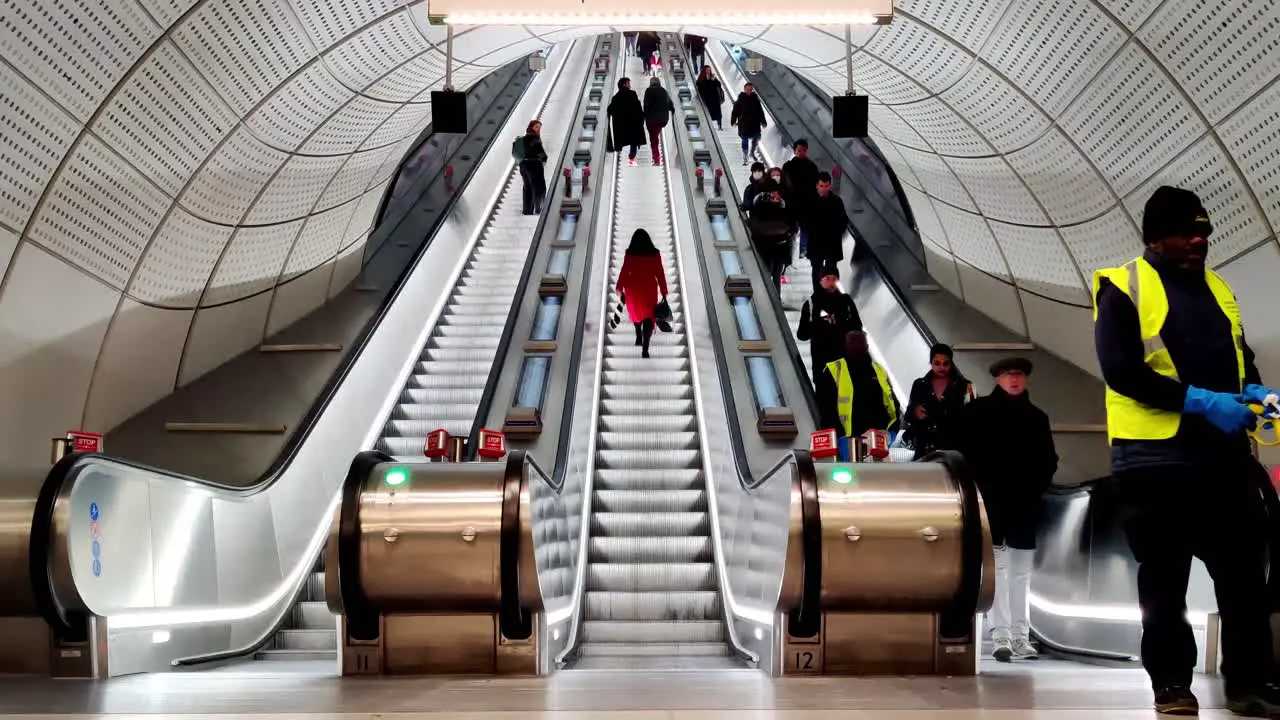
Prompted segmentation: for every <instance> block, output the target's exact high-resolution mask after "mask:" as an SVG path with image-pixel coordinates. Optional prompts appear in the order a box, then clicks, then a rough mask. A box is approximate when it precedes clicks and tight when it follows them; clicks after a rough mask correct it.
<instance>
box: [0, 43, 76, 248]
mask: <svg viewBox="0 0 1280 720" xmlns="http://www.w3.org/2000/svg"><path fill="white" fill-rule="evenodd" d="M0 87H3V88H4V92H3V93H0V158H3V159H2V160H0V224H3V225H8V226H9V227H11V228H13V229H14V230H17V231H21V230H22V228H23V227H24V226H25V225H26V224H27V220H28V219H29V218H30V217H31V213H32V212H33V211H34V210H35V205H36V201H38V200H39V199H40V194H41V193H43V192H44V189H45V186H46V185H48V183H49V180H50V179H51V178H52V177H53V173H54V171H55V170H57V169H58V163H59V162H61V161H62V158H63V156H64V155H66V154H67V151H68V150H70V148H71V143H72V142H74V141H75V137H76V133H77V132H78V131H79V130H80V123H79V122H77V121H76V120H75V118H73V117H71V116H70V115H68V114H67V113H65V112H63V111H62V110H61V109H60V108H59V107H58V106H57V105H55V104H54V103H53V101H52V100H50V99H49V97H48V96H47V95H45V94H44V93H42V92H40V91H39V89H37V88H36V87H35V86H34V85H32V84H31V83H30V82H28V81H27V80H26V79H25V78H23V77H22V76H21V75H19V74H17V73H16V72H14V71H13V69H12V68H10V67H9V65H7V64H5V63H0Z"/></svg>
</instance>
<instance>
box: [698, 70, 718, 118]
mask: <svg viewBox="0 0 1280 720" xmlns="http://www.w3.org/2000/svg"><path fill="white" fill-rule="evenodd" d="M696 85H697V88H698V97H699V98H701V99H702V104H703V105H705V106H706V107H707V114H708V115H710V116H711V119H712V120H717V121H718V120H720V119H721V117H722V115H721V112H720V106H721V105H724V85H722V84H721V83H720V79H719V78H698V82H697V84H696Z"/></svg>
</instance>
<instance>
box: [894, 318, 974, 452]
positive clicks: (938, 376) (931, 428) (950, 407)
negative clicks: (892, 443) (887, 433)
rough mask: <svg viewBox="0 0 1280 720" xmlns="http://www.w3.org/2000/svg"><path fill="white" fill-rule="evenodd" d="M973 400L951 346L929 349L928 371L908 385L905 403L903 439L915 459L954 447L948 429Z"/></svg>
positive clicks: (939, 345) (969, 385)
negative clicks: (907, 395)
mask: <svg viewBox="0 0 1280 720" xmlns="http://www.w3.org/2000/svg"><path fill="white" fill-rule="evenodd" d="M972 399H973V385H972V384H971V383H970V382H969V380H968V379H967V378H966V377H965V376H964V375H962V374H961V373H960V370H959V369H958V368H957V367H956V363H955V353H954V352H952V350H951V346H950V345H944V344H942V343H938V344H937V345H934V346H933V347H932V348H929V372H927V373H925V375H924V377H921V378H916V381H915V382H914V383H912V384H911V397H910V399H909V400H907V417H906V426H907V427H906V430H905V431H904V432H905V435H904V440H906V442H908V443H910V445H911V447H912V448H914V449H915V459H916V460H919V459H920V458H922V457H924V456H925V455H928V454H929V453H931V452H933V451H935V450H946V449H951V448H952V447H953V445H954V443H953V441H952V432H951V431H952V427H951V426H952V425H953V424H954V423H955V422H956V416H957V415H958V414H959V413H960V411H961V410H963V409H964V404H965V402H967V401H968V400H972Z"/></svg>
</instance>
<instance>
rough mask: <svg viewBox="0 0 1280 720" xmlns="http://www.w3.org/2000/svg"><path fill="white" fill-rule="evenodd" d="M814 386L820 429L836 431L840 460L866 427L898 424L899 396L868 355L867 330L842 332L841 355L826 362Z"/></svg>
mask: <svg viewBox="0 0 1280 720" xmlns="http://www.w3.org/2000/svg"><path fill="white" fill-rule="evenodd" d="M814 387H815V390H816V395H817V399H818V409H819V412H820V414H821V418H820V420H821V422H822V429H824V430H826V429H834V430H835V431H836V437H837V438H838V439H839V443H840V459H841V460H845V461H847V460H850V459H851V457H850V455H851V449H850V444H849V440H850V438H856V437H858V436H860V435H862V434H863V433H865V432H866V431H868V430H896V429H898V427H899V424H898V414H899V413H898V400H897V398H896V397H894V395H893V386H892V385H891V384H890V383H889V374H888V373H886V372H885V370H884V368H883V367H881V366H880V364H879V363H877V362H876V361H875V360H872V359H871V351H870V348H868V347H867V336H866V333H863V332H861V331H856V330H855V331H850V332H848V333H846V334H845V336H844V356H843V357H841V358H840V359H838V360H834V361H832V362H829V363H827V365H826V367H825V368H824V369H823V370H822V371H821V372H820V373H819V374H818V378H817V382H816V383H815V386H814Z"/></svg>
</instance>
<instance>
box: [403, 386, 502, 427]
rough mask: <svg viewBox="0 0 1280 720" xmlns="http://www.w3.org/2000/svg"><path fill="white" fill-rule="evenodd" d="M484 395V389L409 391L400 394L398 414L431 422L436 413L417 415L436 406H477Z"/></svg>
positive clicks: (459, 388) (460, 388) (448, 388)
mask: <svg viewBox="0 0 1280 720" xmlns="http://www.w3.org/2000/svg"><path fill="white" fill-rule="evenodd" d="M483 395H484V387H483V386H480V387H476V386H472V387H443V388H430V389H418V390H409V391H406V392H403V393H401V394H400V406H399V407H398V408H396V413H397V414H399V415H401V416H402V417H405V418H408V419H411V420H429V419H431V418H432V417H434V416H435V413H430V414H428V415H417V414H415V413H417V412H429V411H430V409H431V407H432V406H435V405H472V406H474V405H477V404H479V402H480V398H481V397H482V396H483Z"/></svg>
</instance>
